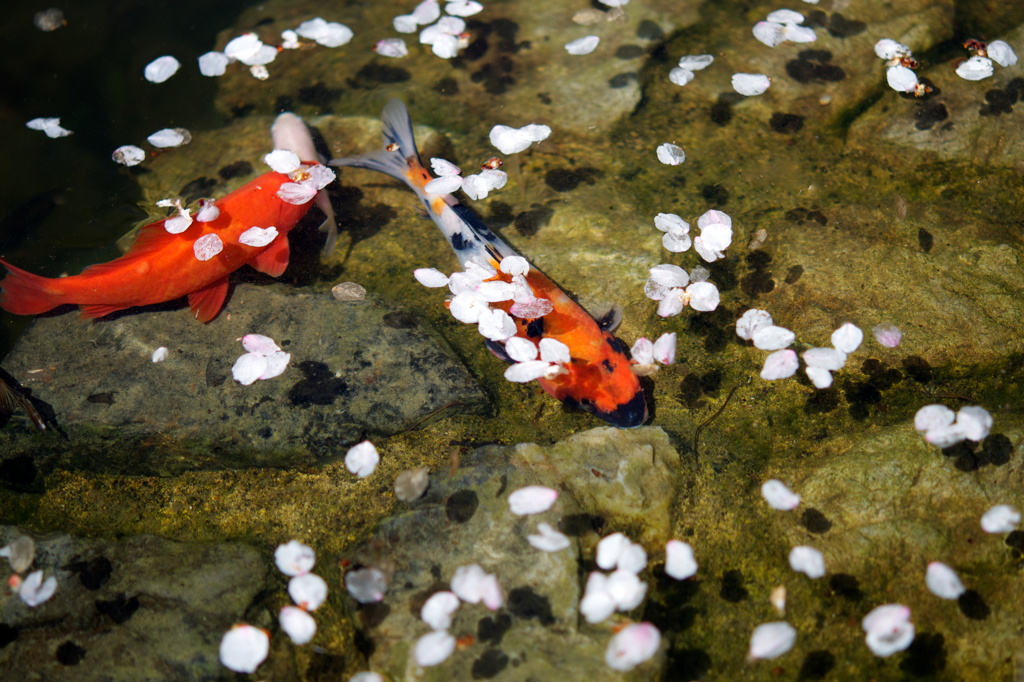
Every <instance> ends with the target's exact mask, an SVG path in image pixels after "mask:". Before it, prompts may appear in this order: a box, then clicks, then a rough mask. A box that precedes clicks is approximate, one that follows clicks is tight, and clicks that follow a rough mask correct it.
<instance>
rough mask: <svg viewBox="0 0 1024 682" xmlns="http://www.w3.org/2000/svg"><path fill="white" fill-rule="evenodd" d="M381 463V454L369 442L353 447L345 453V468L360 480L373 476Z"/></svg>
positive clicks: (365, 441)
mask: <svg viewBox="0 0 1024 682" xmlns="http://www.w3.org/2000/svg"><path fill="white" fill-rule="evenodd" d="M379 462H380V454H379V453H378V452H377V448H376V447H374V445H373V443H371V442H370V441H368V440H364V441H363V442H362V443H359V444H357V445H353V446H352V447H351V448H349V449H348V452H347V453H345V468H346V469H348V470H349V471H350V472H351V473H353V474H355V475H356V476H358V477H359V478H366V477H367V476H369V475H370V474H372V473H373V471H374V469H376V468H377V464H378V463H379Z"/></svg>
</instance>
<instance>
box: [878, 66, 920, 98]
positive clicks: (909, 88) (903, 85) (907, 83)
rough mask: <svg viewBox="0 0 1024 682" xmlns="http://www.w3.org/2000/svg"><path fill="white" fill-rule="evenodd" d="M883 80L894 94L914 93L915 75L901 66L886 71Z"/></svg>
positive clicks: (915, 85) (891, 67)
mask: <svg viewBox="0 0 1024 682" xmlns="http://www.w3.org/2000/svg"><path fill="white" fill-rule="evenodd" d="M885 80H886V81H888V83H889V87H890V88H892V89H893V90H895V91H896V92H914V89H915V88H916V87H917V74H916V73H914V72H913V71H911V70H910V69H908V68H907V67H905V66H903V65H901V64H896V65H895V66H890V67H889V68H888V69H886V70H885Z"/></svg>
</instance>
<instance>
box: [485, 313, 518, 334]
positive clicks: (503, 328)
mask: <svg viewBox="0 0 1024 682" xmlns="http://www.w3.org/2000/svg"><path fill="white" fill-rule="evenodd" d="M478 324H479V327H478V330H479V332H480V334H481V335H482V336H484V337H485V338H488V339H490V340H491V341H505V340H506V339H509V338H511V337H513V336H515V335H516V323H515V321H513V319H512V318H511V317H509V316H508V313H506V312H505V311H504V310H498V309H494V310H485V311H484V312H483V313H481V314H480V322H479V323H478Z"/></svg>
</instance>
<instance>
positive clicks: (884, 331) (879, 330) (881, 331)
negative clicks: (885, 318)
mask: <svg viewBox="0 0 1024 682" xmlns="http://www.w3.org/2000/svg"><path fill="white" fill-rule="evenodd" d="M871 332H872V334H874V336H875V341H878V343H879V345H882V346H885V347H886V348H895V347H896V346H898V345H900V341H901V340H902V339H903V332H901V331H900V330H899V327H897V326H896V325H894V324H890V323H889V322H883V323H882V324H877V325H875V326H874V327H872V328H871Z"/></svg>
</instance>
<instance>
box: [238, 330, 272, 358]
mask: <svg viewBox="0 0 1024 682" xmlns="http://www.w3.org/2000/svg"><path fill="white" fill-rule="evenodd" d="M242 348H244V349H246V350H247V351H249V352H250V353H256V354H257V355H273V354H274V353H276V352H278V351H279V350H281V349H280V348H278V346H277V344H276V343H274V339H272V338H270V337H269V336H264V335H263V334H246V335H245V336H243V337H242Z"/></svg>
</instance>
